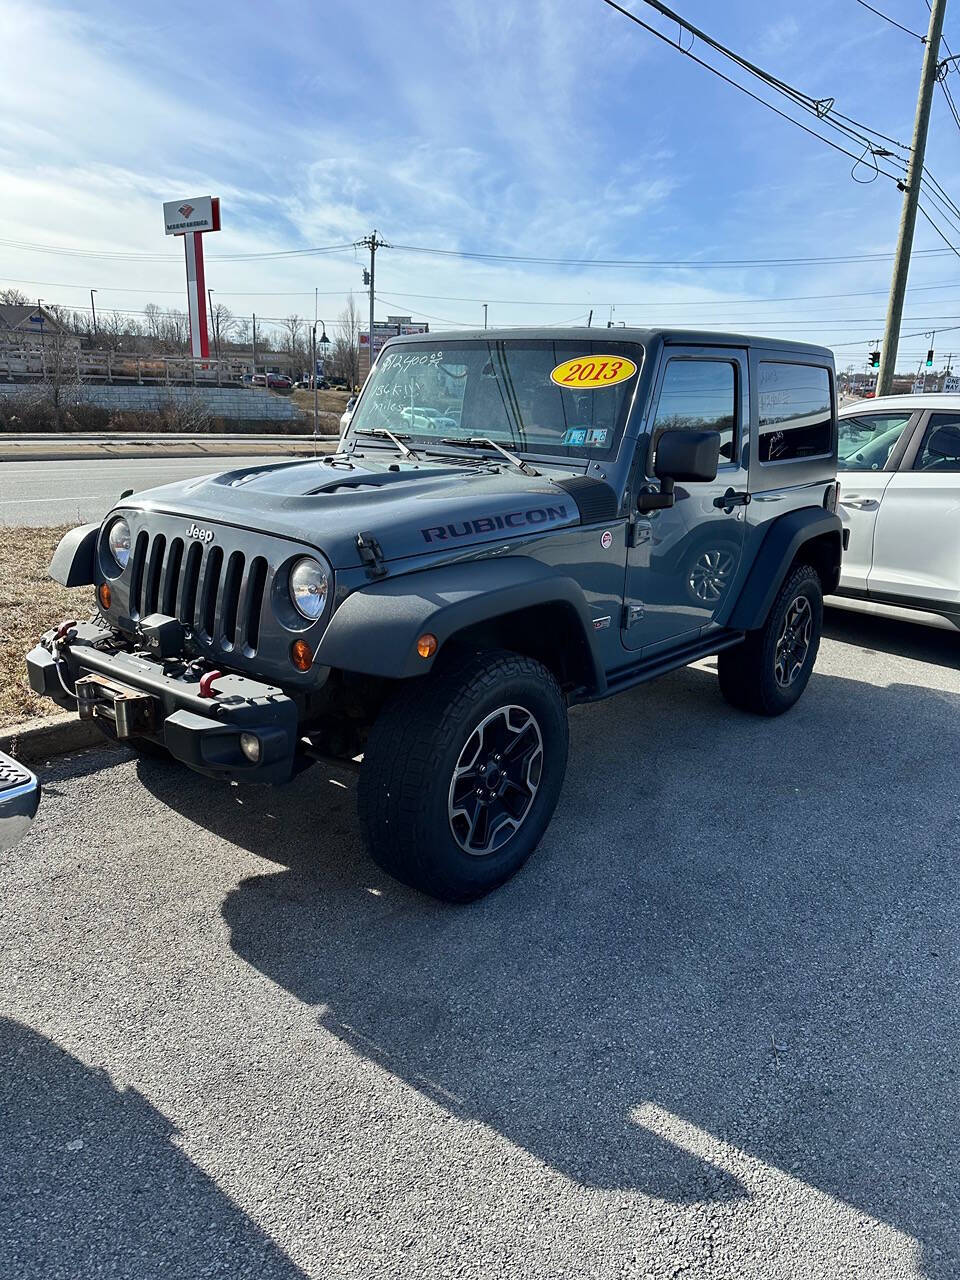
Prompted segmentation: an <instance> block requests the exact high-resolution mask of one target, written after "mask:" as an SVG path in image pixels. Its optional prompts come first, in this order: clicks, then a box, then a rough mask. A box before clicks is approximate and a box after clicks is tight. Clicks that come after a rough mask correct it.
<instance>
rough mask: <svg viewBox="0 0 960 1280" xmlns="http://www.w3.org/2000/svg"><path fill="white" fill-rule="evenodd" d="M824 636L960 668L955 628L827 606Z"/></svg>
mask: <svg viewBox="0 0 960 1280" xmlns="http://www.w3.org/2000/svg"><path fill="white" fill-rule="evenodd" d="M823 634H824V636H825V637H826V638H828V639H830V640H839V641H840V642H841V643H842V644H852V645H859V646H860V647H861V648H862V649H865V650H868V651H876V650H879V651H880V652H881V653H889V654H892V655H893V656H895V657H898V658H912V659H913V661H914V662H930V663H933V664H934V665H935V666H939V667H957V666H958V665H960V631H957V630H956V629H955V628H953V627H951V628H949V630H948V629H947V628H946V627H937V626H931V625H930V624H929V623H923V622H905V621H904V620H903V619H901V618H885V617H883V616H882V615H880V614H870V613H858V612H857V610H855V609H846V608H843V607H842V606H833V607H831V606H828V607H827V608H826V609H825V610H824V615H823Z"/></svg>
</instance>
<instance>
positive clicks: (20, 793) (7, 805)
mask: <svg viewBox="0 0 960 1280" xmlns="http://www.w3.org/2000/svg"><path fill="white" fill-rule="evenodd" d="M39 804H40V783H39V782H38V781H37V779H36V777H35V776H34V774H32V773H31V772H30V770H29V769H27V768H25V767H24V766H23V765H22V764H20V763H19V762H18V761H17V760H14V759H13V757H12V756H8V755H6V754H5V753H4V752H2V751H0V852H2V851H3V850H5V849H12V848H13V846H14V845H15V844H16V843H17V841H18V840H19V839H20V837H21V836H25V835H26V834H27V831H28V830H29V828H30V823H31V822H32V821H33V819H34V815H35V814H36V812H37V808H38V807H39Z"/></svg>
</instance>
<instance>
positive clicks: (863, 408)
mask: <svg viewBox="0 0 960 1280" xmlns="http://www.w3.org/2000/svg"><path fill="white" fill-rule="evenodd" d="M839 423H840V447H839V460H838V462H837V475H838V479H839V480H840V484H841V489H840V501H841V504H842V506H843V508H844V515H845V521H846V523H847V524H848V526H849V529H850V543H849V546H848V548H847V551H846V552H845V554H844V557H843V569H842V573H841V577H840V587H839V591H838V594H839V595H844V596H855V597H858V598H860V599H864V600H870V601H876V602H877V603H880V604H887V605H897V606H899V607H900V608H907V609H920V610H923V611H924V612H927V613H935V614H940V615H941V616H942V617H944V618H947V619H949V621H950V622H952V623H953V625H954V626H956V627H958V628H960V395H955V394H945V395H943V394H935V395H908V396H883V397H881V398H880V399H877V400H861V401H858V402H857V403H855V404H848V405H845V406H844V407H843V408H842V409H841V410H840V413H839Z"/></svg>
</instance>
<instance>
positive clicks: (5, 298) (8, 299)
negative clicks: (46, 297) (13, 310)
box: [0, 288, 30, 307]
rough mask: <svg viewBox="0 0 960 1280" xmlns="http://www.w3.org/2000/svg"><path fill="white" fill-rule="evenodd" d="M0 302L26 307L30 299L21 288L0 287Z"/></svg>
mask: <svg viewBox="0 0 960 1280" xmlns="http://www.w3.org/2000/svg"><path fill="white" fill-rule="evenodd" d="M0 302H3V303H6V304H7V305H8V306H14V307H27V306H29V305H30V299H29V298H28V297H27V295H26V294H25V293H24V292H23V290H22V289H12V288H10V289H0Z"/></svg>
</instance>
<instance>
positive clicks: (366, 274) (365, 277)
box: [363, 267, 370, 284]
mask: <svg viewBox="0 0 960 1280" xmlns="http://www.w3.org/2000/svg"><path fill="white" fill-rule="evenodd" d="M363 283H364V284H369V283H370V272H369V271H368V270H367V268H366V267H364V268H363Z"/></svg>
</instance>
